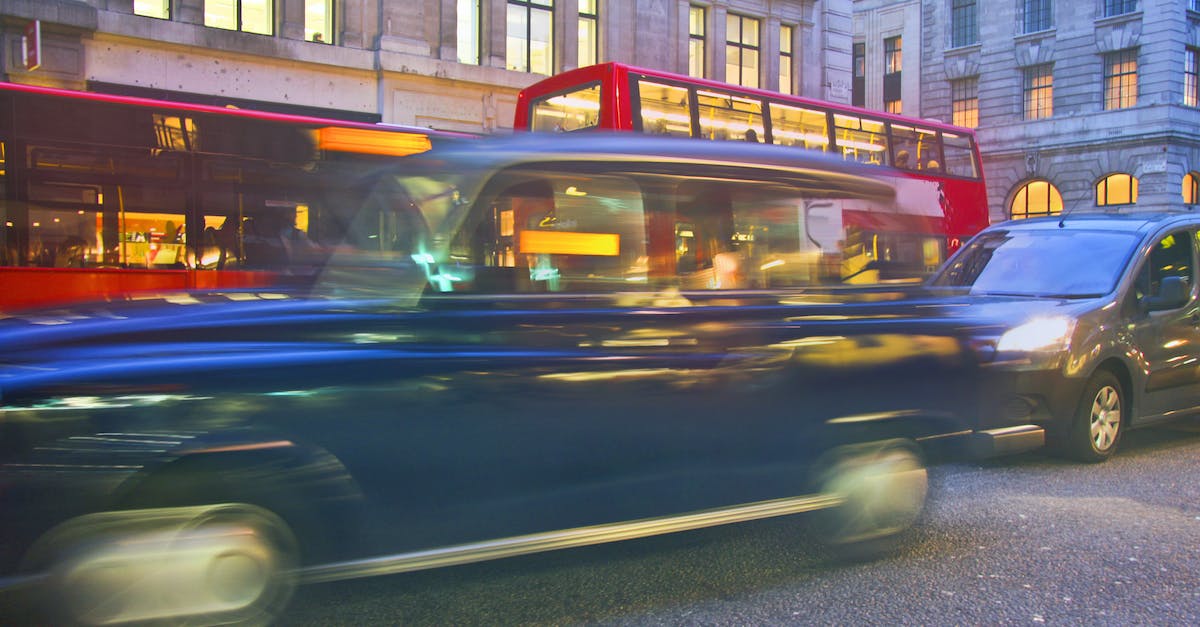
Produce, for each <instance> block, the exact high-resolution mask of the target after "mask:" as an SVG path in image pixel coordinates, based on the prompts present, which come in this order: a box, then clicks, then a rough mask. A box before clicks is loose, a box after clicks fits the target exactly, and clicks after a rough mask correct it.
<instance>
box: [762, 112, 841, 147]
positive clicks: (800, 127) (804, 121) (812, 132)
mask: <svg viewBox="0 0 1200 627" xmlns="http://www.w3.org/2000/svg"><path fill="white" fill-rule="evenodd" d="M771 136H772V139H773V140H774V142H775V143H776V144H779V145H781V146H795V147H797V148H807V149H808V150H819V151H821V152H826V151H828V150H829V116H828V115H826V113H825V112H824V111H818V110H816V109H803V108H800V107H793V106H789V105H785V104H780V103H777V102H772V103H771Z"/></svg>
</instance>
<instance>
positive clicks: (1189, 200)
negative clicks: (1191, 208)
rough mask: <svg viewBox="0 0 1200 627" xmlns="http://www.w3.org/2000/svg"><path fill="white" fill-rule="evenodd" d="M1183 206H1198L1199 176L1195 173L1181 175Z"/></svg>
mask: <svg viewBox="0 0 1200 627" xmlns="http://www.w3.org/2000/svg"><path fill="white" fill-rule="evenodd" d="M1183 204H1185V205H1197V204H1200V174H1197V173H1196V172H1188V173H1187V174H1184V175H1183Z"/></svg>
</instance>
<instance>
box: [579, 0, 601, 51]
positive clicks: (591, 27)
mask: <svg viewBox="0 0 1200 627" xmlns="http://www.w3.org/2000/svg"><path fill="white" fill-rule="evenodd" d="M599 24H600V14H599V9H598V8H597V6H596V0H579V61H578V64H579V67H583V66H585V65H593V64H595V63H596V61H597V60H598V59H599V52H598V51H599V49H600V38H599V35H598V31H597V29H598V28H599Z"/></svg>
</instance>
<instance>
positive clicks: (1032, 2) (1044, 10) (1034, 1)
mask: <svg viewBox="0 0 1200 627" xmlns="http://www.w3.org/2000/svg"><path fill="white" fill-rule="evenodd" d="M1021 27H1022V30H1021V32H1022V33H1025V34H1028V33H1040V32H1042V31H1047V30H1050V29H1051V28H1054V3H1053V0H1023V1H1022V3H1021Z"/></svg>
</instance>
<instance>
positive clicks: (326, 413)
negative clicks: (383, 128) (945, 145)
mask: <svg viewBox="0 0 1200 627" xmlns="http://www.w3.org/2000/svg"><path fill="white" fill-rule="evenodd" d="M543 141H544V140H541V139H537V140H536V141H535V140H525V141H511V142H507V143H505V142H497V143H491V142H476V143H471V144H469V145H464V146H458V147H447V148H445V149H441V150H436V149H435V150H434V151H431V152H430V153H426V154H425V155H421V156H420V157H419V158H412V159H406V160H404V161H402V162H400V163H399V164H398V165H397V166H396V167H395V168H394V169H392V170H386V171H383V172H380V173H375V174H373V175H372V176H371V177H370V178H369V180H371V181H372V191H371V193H370V194H367V195H366V196H365V199H364V200H362V202H360V203H358V204H356V205H355V206H354V208H355V210H356V211H355V212H354V213H353V215H350V214H348V217H347V222H346V225H345V232H346V241H345V244H344V245H343V246H341V247H340V248H338V249H337V250H335V251H332V253H331V255H330V257H329V259H328V261H327V263H326V264H325V267H324V270H323V272H322V273H321V275H320V276H319V278H318V280H317V281H315V283H314V284H313V285H312V286H311V292H310V293H307V294H303V295H302V294H298V293H267V292H242V293H213V294H202V293H195V294H182V295H169V296H166V297H163V298H156V299H150V298H146V299H142V300H141V301H140V302H134V303H128V304H126V305H125V306H116V305H99V306H96V307H94V308H91V309H79V310H76V311H72V312H40V313H31V314H29V315H25V316H21V317H11V318H8V319H5V320H3V321H2V323H0V327H2V328H0V351H2V353H0V354H3V366H2V368H0V386H2V387H0V391H2V393H3V402H4V410H3V411H4V414H3V422H2V423H0V428H2V429H3V449H2V454H3V458H2V465H0V486H2V490H0V500H2V503H0V538H3V540H2V543H0V548H2V552H0V560H2V562H3V565H4V567H5V569H6V572H7V573H10V574H11V578H10V579H8V580H6V582H7V583H10V584H13V585H15V586H16V587H17V589H18V590H20V591H21V592H20V593H21V594H23V595H27V596H28V597H29V598H38V597H41V598H49V599H50V600H51V605H52V607H53V608H54V609H55V610H56V611H58V612H61V613H63V614H64V615H65V616H66V617H67V618H69V619H71V620H76V621H83V622H91V623H120V622H128V621H140V620H156V619H183V618H184V617H189V616H193V617H194V616H204V617H205V618H204V620H218V621H223V622H238V621H255V620H260V619H261V618H262V617H263V616H269V615H270V614H271V613H272V612H274V611H276V610H277V609H278V607H279V606H280V605H281V604H283V603H285V602H286V600H287V598H288V596H289V594H290V592H291V589H292V585H293V584H294V583H295V582H296V581H297V580H299V581H328V580H334V579H343V578H349V577H362V576H368V575H376V574H383V573H396V572H403V571H407V570H414V569H421V568H430V567H434V566H444V565H451V564H459V563H464V562H470V561H478V560H483V559H493V558H496V557H503V556H506V555H515V554H520V553H529V552H534V551H543V550H548V549H554V548H566V547H572V546H579V545H583V544H591V543H596V542H605V541H612V540H619V539H625V538H632V537H639V536H645V535H651V534H657V533H666V532H670V531H682V530H686V529H694V528H698V527H704V526H709V525H714V524H723V523H728V522H738V521H745V520H753V519H756V518H762V517H767V516H778V515H786V514H794V513H800V512H806V511H813V510H818V511H821V512H822V513H823V514H824V518H821V519H820V520H824V521H826V523H825V527H824V528H825V529H826V534H827V537H828V538H827V539H828V540H829V541H830V542H832V543H834V544H835V545H839V546H842V547H845V548H846V550H862V551H866V550H867V549H878V548H880V547H881V545H882V544H884V543H886V542H887V541H888V540H890V539H892V538H894V537H895V536H896V535H897V534H899V533H900V532H902V531H903V530H904V529H906V528H907V527H909V526H910V525H911V524H913V522H914V520H915V519H916V517H917V515H918V513H919V512H920V510H921V507H922V506H923V503H924V501H925V494H926V481H925V470H924V466H923V462H922V455H921V450H920V446H919V445H918V442H933V441H937V440H939V439H941V438H942V437H949V436H952V435H953V436H961V435H964V434H967V435H973V436H980V437H983V438H984V439H986V440H988V441H991V439H993V438H992V436H990V435H988V434H984V433H974V432H972V429H971V427H970V426H969V425H964V423H963V421H962V416H964V415H966V414H968V413H970V412H969V411H967V410H966V409H964V408H967V407H974V405H973V404H972V403H973V401H972V399H973V398H974V397H973V394H974V393H975V391H976V387H975V386H976V379H975V377H976V374H977V369H976V368H975V365H976V352H975V351H974V350H973V349H972V346H971V344H970V342H969V341H967V340H968V339H969V338H965V337H963V336H962V335H961V333H960V332H959V331H960V325H959V323H958V321H957V320H954V319H952V318H949V320H950V324H945V323H944V322H943V321H942V320H940V319H939V314H938V311H940V310H937V309H936V308H933V309H929V310H928V311H927V310H923V309H920V308H914V306H913V305H912V303H910V302H906V301H904V300H903V299H900V300H897V299H896V298H895V297H894V295H892V294H891V293H890V292H888V291H870V290H868V291H866V292H863V293H859V294H857V295H855V294H844V295H837V294H833V295H816V296H811V297H810V296H806V295H805V294H804V292H803V291H798V290H802V288H804V287H805V286H812V285H814V284H821V283H823V282H825V281H829V280H832V281H837V280H838V278H839V277H838V275H837V268H838V267H839V265H840V263H838V259H837V258H836V255H837V254H838V253H837V249H836V245H837V241H838V239H839V238H840V236H839V235H838V233H841V232H842V228H841V227H839V226H838V224H840V220H841V217H840V213H839V211H840V209H839V208H840V207H842V206H843V199H846V202H847V203H852V204H853V206H854V207H855V208H856V210H861V209H863V208H864V207H873V208H874V209H875V210H878V211H883V212H886V211H887V210H888V207H889V203H890V202H891V200H892V191H891V189H890V188H889V187H887V186H886V185H882V184H879V183H877V182H875V181H873V180H871V179H870V178H867V177H865V176H862V175H860V174H858V173H856V172H854V171H846V169H845V168H846V166H845V165H844V164H842V163H841V162H836V165H833V164H834V162H832V161H826V160H825V159H824V158H823V157H822V156H820V155H814V156H811V158H809V157H808V156H805V157H804V158H803V160H801V159H800V158H799V157H797V155H795V154H793V153H791V152H780V151H778V150H776V149H775V148H774V147H770V146H758V145H747V146H740V145H739V146H730V145H717V144H708V143H699V142H691V141H681V140H665V139H659V140H655V139H652V138H632V137H629V136H622V137H615V138H606V137H603V136H592V137H582V138H556V139H555V140H552V141H549V142H545V143H539V142H543ZM817 217H819V218H820V219H819V220H818V219H817ZM723 254H724V255H727V258H726V260H725V261H724V262H721V261H719V260H720V259H721V257H720V255H723ZM889 289H890V288H889ZM835 292H836V290H835ZM821 299H825V302H821ZM839 301H846V302H855V303H857V307H858V309H855V310H852V311H854V313H848V311H851V310H847V309H846V304H845V302H839ZM930 312H932V313H930ZM916 314H920V315H919V316H918V315H916ZM830 347H834V348H835V349H836V350H835V351H831V350H829V349H830ZM848 347H853V348H852V350H853V353H852V354H851V355H846V354H845V353H844V352H842V351H843V350H844V349H847V348H848ZM864 357H865V358H864ZM55 525H57V526H55ZM131 581H139V582H143V583H140V584H139V586H137V587H131V586H129V585H128V584H129V583H130V582H131ZM180 581H185V582H190V583H189V584H188V585H186V586H179V585H176V584H175V583H172V582H180Z"/></svg>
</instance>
